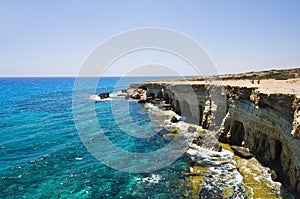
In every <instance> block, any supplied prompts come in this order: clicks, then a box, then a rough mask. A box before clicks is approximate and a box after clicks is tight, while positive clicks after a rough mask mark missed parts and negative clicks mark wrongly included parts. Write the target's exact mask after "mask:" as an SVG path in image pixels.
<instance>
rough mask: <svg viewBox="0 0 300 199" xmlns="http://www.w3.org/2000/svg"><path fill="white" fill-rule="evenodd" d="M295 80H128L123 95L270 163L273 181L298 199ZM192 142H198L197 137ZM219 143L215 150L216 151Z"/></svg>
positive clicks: (299, 124) (299, 113)
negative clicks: (155, 107)
mask: <svg viewBox="0 0 300 199" xmlns="http://www.w3.org/2000/svg"><path fill="white" fill-rule="evenodd" d="M299 82H300V79H299V78H297V77H294V78H293V79H288V80H275V79H267V80H260V82H258V83H256V84H255V83H254V81H252V80H249V79H246V80H245V79H243V80H232V79H225V80H224V79H221V80H220V79H213V78H211V79H210V80H209V81H208V80H207V79H186V80H178V79H177V80H157V81H147V82H143V83H132V84H131V85H130V88H129V89H128V90H127V91H126V92H127V98H132V99H135V100H137V101H138V102H139V103H146V102H148V103H152V104H154V105H156V106H158V107H159V108H161V109H164V110H173V111H174V112H175V113H177V114H178V115H180V116H181V117H182V118H184V120H185V121H186V122H188V123H191V124H195V125H199V126H201V127H202V128H203V129H207V130H209V131H212V132H215V136H216V138H217V139H218V140H219V142H221V143H227V144H229V145H230V146H231V148H232V150H233V151H234V152H235V154H237V155H239V156H241V157H244V158H251V157H253V156H254V157H255V158H256V159H257V160H258V161H259V162H261V163H262V164H263V165H265V166H267V167H269V168H270V169H271V170H270V173H271V176H272V179H273V180H276V181H280V182H281V183H282V184H283V185H284V186H285V188H287V189H289V190H291V192H293V193H294V194H295V196H296V198H300V155H299V154H300V131H299V130H300V97H299V96H300V95H299V94H300V92H299V89H298V85H299ZM277 84H278V85H281V86H278V87H276V85H277ZM269 85H272V86H269ZM273 87H274V88H273ZM195 99H196V100H195ZM177 120H178V118H173V121H172V122H177ZM193 130H195V129H190V131H193ZM194 142H195V143H196V144H200V145H201V142H202V138H201V136H200V135H199V137H197V138H196V139H195V141H194ZM219 142H218V143H219ZM218 146H219V145H218V144H216V145H215V150H221V149H220V148H219V147H218Z"/></svg>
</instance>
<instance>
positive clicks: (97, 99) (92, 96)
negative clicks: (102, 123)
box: [89, 95, 112, 101]
mask: <svg viewBox="0 0 300 199" xmlns="http://www.w3.org/2000/svg"><path fill="white" fill-rule="evenodd" d="M89 100H92V101H108V100H112V99H111V98H110V97H109V98H105V99H101V98H100V97H99V96H98V95H91V96H90V97H89Z"/></svg>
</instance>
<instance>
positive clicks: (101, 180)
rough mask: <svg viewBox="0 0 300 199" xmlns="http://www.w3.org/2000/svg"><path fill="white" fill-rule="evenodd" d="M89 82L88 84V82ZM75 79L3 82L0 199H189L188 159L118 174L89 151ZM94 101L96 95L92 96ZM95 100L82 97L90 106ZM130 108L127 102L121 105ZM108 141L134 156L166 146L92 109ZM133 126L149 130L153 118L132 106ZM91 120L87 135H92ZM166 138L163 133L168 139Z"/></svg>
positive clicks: (105, 84)
mask: <svg viewBox="0 0 300 199" xmlns="http://www.w3.org/2000/svg"><path fill="white" fill-rule="evenodd" d="M146 79H149V77H148V78H125V79H123V80H122V82H121V83H120V84H118V85H117V86H115V85H116V83H117V82H118V81H119V78H104V79H101V81H100V82H99V84H98V88H97V93H99V92H112V91H118V90H121V89H124V88H127V87H128V86H129V83H130V82H140V81H143V80H146ZM87 81H88V80H87ZM73 85H74V78H1V79H0V103H1V107H0V118H1V120H0V198H148V197H150V198H180V197H184V196H186V194H187V187H186V182H185V179H184V178H183V177H182V175H181V172H182V171H185V170H187V169H188V166H189V165H188V161H189V160H188V158H187V157H185V156H182V157H181V158H180V159H178V160H177V161H176V162H174V163H173V164H171V165H169V166H168V167H166V168H163V169H160V170H158V171H155V172H152V173H145V174H133V173H125V172H120V171H117V170H114V169H112V168H110V167H108V166H106V165H104V164H102V163H101V162H99V161H98V160H97V159H96V158H94V157H93V156H92V155H91V154H90V153H89V152H88V150H87V149H86V147H85V146H84V145H83V144H82V142H81V140H80V137H79V135H78V133H77V130H76V127H75V124H74V118H73V113H72V89H73ZM90 94H91V95H92V94H95V93H90ZM88 97H89V96H82V99H83V101H85V100H86V99H88ZM120 100H124V99H120ZM86 103H93V104H94V105H95V109H96V115H97V120H98V122H99V124H100V126H101V128H102V129H103V131H104V132H105V134H106V136H107V137H108V138H109V139H110V140H111V142H113V143H114V144H115V145H116V146H118V147H121V148H123V149H124V150H127V151H130V152H148V151H151V150H156V149H158V148H160V147H162V146H163V145H164V144H166V141H165V140H164V139H162V137H161V135H160V134H158V135H157V136H156V137H155V138H151V139H138V138H134V137H132V136H128V135H126V134H124V132H122V131H121V129H120V128H117V125H116V124H115V122H116V121H115V120H114V118H113V114H112V109H111V106H112V103H111V101H103V102H97V103H96V102H91V101H87V102H86ZM129 111H130V115H131V116H132V118H133V119H134V122H135V123H137V124H139V125H141V126H143V125H144V127H143V128H145V130H151V129H147V128H150V127H149V126H148V125H146V124H148V123H149V122H150V121H151V120H150V118H149V115H148V114H147V111H146V110H145V109H144V108H143V107H142V106H141V105H140V104H137V103H134V102H130V103H129ZM89 117H90V116H89V115H86V124H85V123H84V125H86V128H87V129H89V130H91V131H93V129H92V127H91V126H90V124H89V122H88V121H89ZM163 133H164V132H161V134H163Z"/></svg>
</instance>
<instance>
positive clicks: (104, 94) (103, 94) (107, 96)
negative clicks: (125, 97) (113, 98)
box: [98, 93, 109, 99]
mask: <svg viewBox="0 0 300 199" xmlns="http://www.w3.org/2000/svg"><path fill="white" fill-rule="evenodd" d="M98 96H99V97H100V99H105V98H109V93H100V94H99V95H98Z"/></svg>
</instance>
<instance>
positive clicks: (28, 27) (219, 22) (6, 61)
mask: <svg viewBox="0 0 300 199" xmlns="http://www.w3.org/2000/svg"><path fill="white" fill-rule="evenodd" d="M0 27H1V29H0V69H1V70H0V76H75V75H76V74H77V73H78V71H79V68H80V65H81V64H82V62H83V61H84V59H85V58H86V57H87V56H88V55H89V53H90V52H91V50H93V49H94V48H95V47H96V46H97V45H98V44H99V43H101V42H103V41H104V40H105V39H107V38H109V37H111V36H112V35H115V34H117V33H119V32H124V31H126V30H130V29H134V28H141V27H162V28H168V29H173V30H177V31H179V32H181V33H184V34H186V35H188V36H190V37H192V38H193V39H194V40H196V41H197V42H199V43H200V44H201V45H202V46H203V47H204V48H205V49H206V50H207V52H208V53H209V55H210V57H211V58H212V59H213V60H214V62H215V63H216V65H217V69H218V71H219V72H220V73H233V72H244V71H253V70H264V69H271V68H288V67H298V66H300V1H297V0H294V1H293V0H287V1H284V0H281V1H277V0H269V1H267V0H265V1H238V0H224V1H223V0H219V1H216V0H207V1H196V0H195V1H191V0H190V1H189V0H187V1H183V0H182V1H176V0H164V1H162V0H151V1H150V0H149V1H147V0H142V1H141V0H136V1H132V0H127V1H125V0H119V1H116V0H106V1H104V0H102V1H101V0H99V1H89V0H87V1H77V0H73V1H71V0H69V1H67V0H62V1H58V0H53V1H50V0H49V1H39V0H35V1H33V0H26V1H22V0H19V1H15V0H1V1H0Z"/></svg>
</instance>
